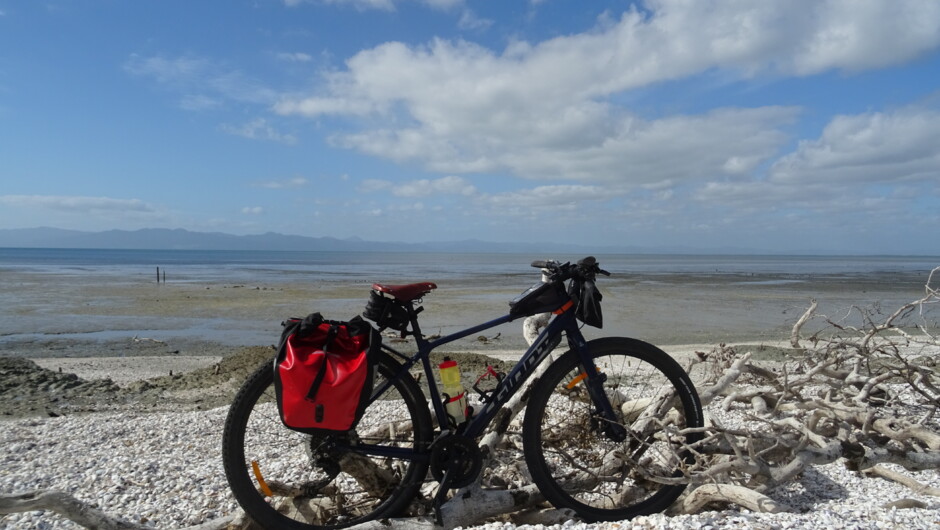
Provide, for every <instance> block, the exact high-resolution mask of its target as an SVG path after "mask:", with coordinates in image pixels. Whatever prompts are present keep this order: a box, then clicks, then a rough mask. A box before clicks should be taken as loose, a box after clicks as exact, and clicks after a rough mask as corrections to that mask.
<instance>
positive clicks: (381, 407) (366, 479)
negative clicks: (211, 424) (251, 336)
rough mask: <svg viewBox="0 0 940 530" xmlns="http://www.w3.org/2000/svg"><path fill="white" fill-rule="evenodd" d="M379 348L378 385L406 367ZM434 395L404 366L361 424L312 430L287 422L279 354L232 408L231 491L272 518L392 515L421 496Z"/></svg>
mask: <svg viewBox="0 0 940 530" xmlns="http://www.w3.org/2000/svg"><path fill="white" fill-rule="evenodd" d="M399 366H400V365H399V364H398V363H397V362H395V361H394V360H392V359H391V358H390V357H389V356H388V355H386V354H384V353H380V354H379V355H377V359H376V379H375V386H374V388H376V389H378V388H381V387H382V386H383V385H384V384H385V382H387V381H389V380H390V379H392V378H393V377H394V376H395V374H397V373H398V372H399V370H398V368H399ZM431 430H432V427H431V417H430V414H429V413H428V410H427V402H426V400H425V399H424V396H423V394H422V393H421V390H420V389H419V388H418V386H417V384H416V383H415V381H414V379H412V378H411V376H410V375H408V374H407V373H406V374H404V375H403V376H402V377H400V378H398V379H395V380H394V382H393V384H392V386H391V387H390V388H389V389H388V391H386V392H385V393H384V394H383V395H382V396H380V397H379V398H378V399H377V400H375V401H374V402H372V403H371V404H370V405H369V406H368V407H367V408H366V409H365V412H364V414H363V417H362V420H360V422H359V424H358V425H357V427H356V429H355V430H353V431H350V432H349V433H343V434H324V435H320V434H317V435H309V434H303V433H299V432H296V431H292V430H290V429H287V428H286V427H284V425H283V424H282V423H281V420H280V417H279V415H278V411H277V402H276V400H275V395H274V369H273V362H268V363H265V364H264V365H263V366H261V367H259V368H258V370H257V371H256V372H255V373H254V374H252V375H251V377H249V378H248V380H247V381H246V382H245V384H244V385H243V386H242V388H241V390H240V391H239V393H238V395H237V396H236V398H235V401H234V402H233V404H232V407H231V409H230V410H229V414H228V418H227V419H226V422H225V430H224V433H223V436H222V460H223V464H224V467H225V475H226V477H227V478H228V482H229V485H230V487H231V489H232V493H233V494H234V495H235V498H236V499H237V500H238V502H239V504H241V506H242V507H243V508H244V509H245V512H247V513H248V515H249V516H251V518H252V519H254V520H255V521H256V522H257V523H259V524H260V525H261V526H263V527H265V528H288V529H310V528H342V527H346V526H352V525H354V524H358V523H362V522H365V521H369V520H372V519H377V518H380V517H385V516H392V515H395V514H397V513H398V512H400V511H401V510H403V509H404V508H405V507H406V506H407V505H408V504H409V503H410V502H411V501H412V499H413V498H414V497H415V494H416V493H417V490H418V488H419V487H420V486H421V484H422V482H423V480H424V478H425V475H426V474H427V468H428V459H427V454H426V453H427V450H428V447H429V446H430V443H431V436H432V434H431ZM357 441H361V442H362V443H364V444H370V445H381V446H383V447H394V448H402V449H409V450H414V451H415V452H422V453H425V454H424V455H422V458H420V459H414V458H390V457H378V456H366V455H362V454H358V453H354V452H347V451H343V450H341V449H339V448H338V447H342V446H343V445H345V444H348V443H350V442H352V443H355V442H357Z"/></svg>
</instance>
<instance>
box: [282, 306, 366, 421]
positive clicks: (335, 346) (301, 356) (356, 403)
mask: <svg viewBox="0 0 940 530" xmlns="http://www.w3.org/2000/svg"><path fill="white" fill-rule="evenodd" d="M283 325H284V331H283V332H282V333H281V340H280V342H279V344H278V349H277V356H276V357H275V360H274V392H275V395H276V397H277V409H278V413H279V414H280V417H281V421H282V422H283V423H284V425H285V426H286V427H287V428H289V429H293V430H295V431H300V432H304V433H308V434H313V433H320V432H332V433H336V432H345V431H349V430H351V429H353V428H354V427H355V426H356V423H357V422H358V421H359V419H360V418H361V417H362V413H363V411H364V410H365V407H366V405H367V404H368V401H369V398H370V397H371V394H372V379H373V375H374V374H373V370H374V367H373V365H374V363H373V362H372V360H373V359H374V351H375V349H377V348H379V347H380V345H381V338H380V337H378V336H377V335H378V332H377V331H375V330H374V329H373V328H372V326H371V325H369V323H367V322H366V321H365V320H363V319H361V318H360V317H355V318H353V319H352V320H350V321H348V322H342V321H333V320H325V319H324V318H323V317H322V316H321V315H320V313H312V314H310V315H308V316H307V317H306V318H304V319H302V320H301V319H297V318H293V319H289V320H288V321H286V322H284V324H283Z"/></svg>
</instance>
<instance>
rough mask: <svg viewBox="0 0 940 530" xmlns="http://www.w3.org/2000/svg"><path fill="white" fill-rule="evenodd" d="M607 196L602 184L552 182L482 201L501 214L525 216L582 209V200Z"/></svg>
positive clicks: (605, 197) (593, 200) (500, 194)
mask: <svg viewBox="0 0 940 530" xmlns="http://www.w3.org/2000/svg"><path fill="white" fill-rule="evenodd" d="M610 198H611V195H610V191H609V190H607V189H605V188H603V187H601V186H581V185H552V186H537V187H535V188H532V189H527V190H518V191H513V192H507V193H499V194H495V195H490V196H487V197H485V198H484V202H485V203H486V204H488V205H489V206H490V207H491V208H494V209H496V210H498V211H501V212H504V213H510V214H512V213H520V212H522V213H525V214H527V215H528V214H532V213H538V212H544V211H546V210H548V211H557V210H559V209H583V208H584V203H585V202H600V201H606V200H609V199H610Z"/></svg>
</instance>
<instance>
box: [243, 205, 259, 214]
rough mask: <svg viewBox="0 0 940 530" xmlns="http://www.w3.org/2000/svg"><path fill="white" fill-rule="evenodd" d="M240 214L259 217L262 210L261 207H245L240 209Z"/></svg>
mask: <svg viewBox="0 0 940 530" xmlns="http://www.w3.org/2000/svg"><path fill="white" fill-rule="evenodd" d="M242 213H243V214H246V215H260V214H263V213H264V208H262V207H261V206H245V207H244V208H242Z"/></svg>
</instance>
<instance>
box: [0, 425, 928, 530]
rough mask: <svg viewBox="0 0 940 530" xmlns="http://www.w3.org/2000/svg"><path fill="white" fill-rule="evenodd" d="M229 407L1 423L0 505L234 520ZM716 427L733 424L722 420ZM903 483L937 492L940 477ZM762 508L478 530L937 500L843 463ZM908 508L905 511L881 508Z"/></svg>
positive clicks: (46, 516) (822, 520)
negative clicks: (225, 466) (778, 505)
mask: <svg viewBox="0 0 940 530" xmlns="http://www.w3.org/2000/svg"><path fill="white" fill-rule="evenodd" d="M227 411H228V409H227V407H221V408H217V409H213V410H209V411H196V412H175V413H122V414H113V413H97V414H85V415H74V416H61V417H57V418H25V419H20V420H5V421H2V422H0V423H2V424H0V448H2V450H0V494H11V493H22V492H27V491H33V490H36V489H56V490H61V491H65V492H68V493H70V494H72V495H74V496H75V497H77V498H78V499H80V500H83V501H85V502H89V503H93V504H94V505H96V507H98V508H99V509H101V510H103V511H104V512H106V513H108V514H110V515H112V516H117V517H121V518H123V519H126V520H129V521H134V522H141V521H143V522H144V524H146V525H148V526H153V527H155V528H180V527H186V526H191V525H196V524H200V523H203V522H206V521H209V520H212V519H215V518H218V517H222V516H224V515H226V514H231V513H233V512H234V511H235V510H236V509H237V503H236V502H235V500H234V498H233V497H232V495H231V493H230V492H229V489H228V484H227V483H226V481H225V475H224V472H223V470H222V463H221V460H220V456H219V452H220V449H219V447H220V443H221V432H222V426H223V424H224V422H225V415H226V413H227ZM722 421H726V422H729V423H730V422H732V421H734V419H733V418H731V417H725V418H723V419H722ZM898 470H899V471H902V472H903V473H905V474H908V475H910V476H913V477H914V478H915V479H917V480H918V481H920V482H921V483H924V484H926V485H928V486H932V487H934V488H940V472H938V471H937V470H931V471H921V472H910V471H904V470H901V469H898ZM770 496H771V497H772V498H774V499H775V500H777V501H780V502H783V503H786V504H787V505H789V506H791V507H792V508H793V509H794V511H793V512H788V513H780V514H761V513H752V512H749V511H747V510H743V509H728V510H724V511H718V512H704V513H700V514H696V515H680V516H672V517H669V516H665V515H663V514H655V515H650V516H645V517H638V518H636V519H633V520H632V521H619V522H608V523H596V524H587V523H583V522H579V521H568V522H566V523H564V524H556V525H519V526H516V525H513V524H511V523H503V522H500V523H486V524H481V525H479V526H475V527H472V528H474V529H478V530H480V529H483V530H516V529H519V530H587V529H590V530H613V529H618V530H625V529H684V530H685V529H703V530H705V529H725V528H757V529H787V528H828V529H866V530H867V529H887V528H910V529H921V528H938V527H940V498H937V497H929V496H921V495H917V494H916V493H914V492H913V491H911V490H909V489H907V488H906V487H904V486H901V485H899V484H895V483H893V482H889V481H886V480H883V479H880V478H867V477H862V476H860V475H859V474H858V473H855V472H852V471H849V470H847V469H846V468H845V466H844V465H842V464H841V463H840V462H835V463H832V464H828V465H823V466H815V467H813V468H811V469H809V470H807V471H806V472H805V473H803V475H802V476H801V477H800V478H799V479H798V480H796V481H795V482H793V483H791V484H788V485H787V486H786V487H783V488H779V489H778V491H774V492H771V494H770ZM904 499H910V500H911V501H913V502H904V503H903V505H904V506H915V507H912V508H903V509H901V508H898V507H897V506H894V507H883V506H885V505H888V504H890V503H892V502H895V501H901V500H904ZM0 528H3V529H50V530H52V529H74V528H78V526H77V525H75V524H74V523H72V522H71V521H68V520H67V519H65V518H63V517H61V516H58V515H56V514H52V513H43V512H28V513H20V514H11V515H6V516H0Z"/></svg>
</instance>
